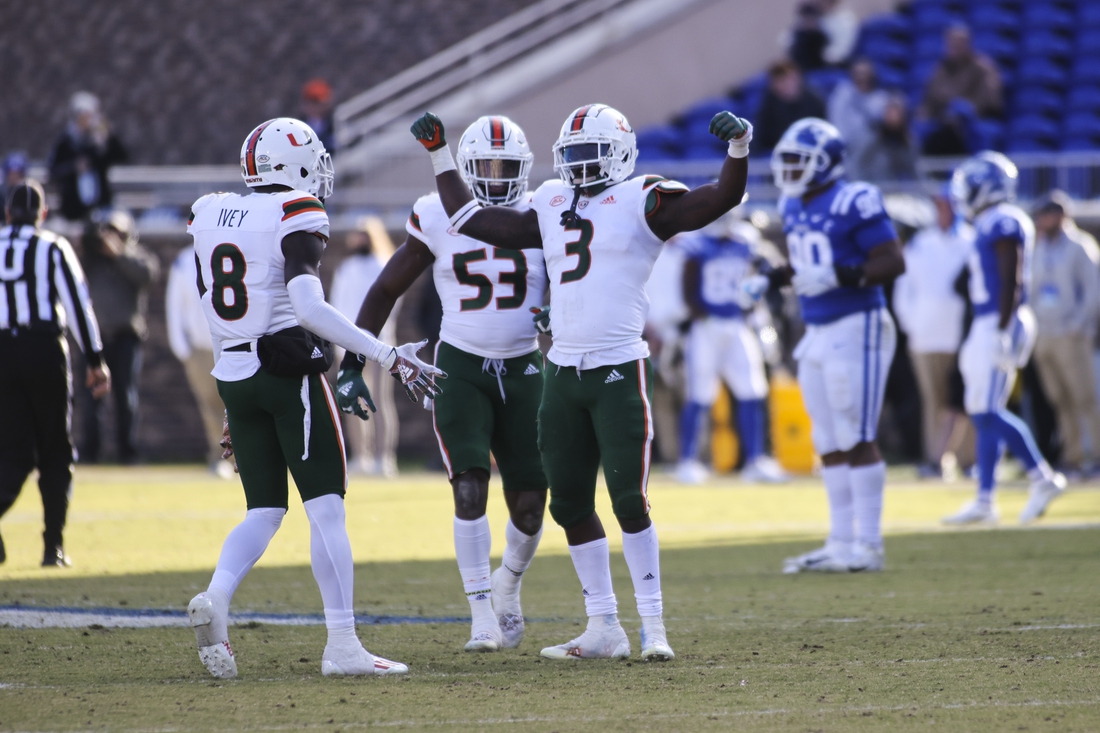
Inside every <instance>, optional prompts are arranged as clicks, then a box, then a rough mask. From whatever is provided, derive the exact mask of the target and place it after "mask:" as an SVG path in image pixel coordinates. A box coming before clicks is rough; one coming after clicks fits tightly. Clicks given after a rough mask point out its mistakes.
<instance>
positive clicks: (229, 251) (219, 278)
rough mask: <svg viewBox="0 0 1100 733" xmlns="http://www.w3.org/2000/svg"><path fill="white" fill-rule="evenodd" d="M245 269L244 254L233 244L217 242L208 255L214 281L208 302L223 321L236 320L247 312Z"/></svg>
mask: <svg viewBox="0 0 1100 733" xmlns="http://www.w3.org/2000/svg"><path fill="white" fill-rule="evenodd" d="M246 269H247V266H246V265H245V261H244V255H243V254H241V251H240V250H239V249H237V245H235V244H228V243H226V244H219V245H218V246H217V247H215V248H214V252H213V254H211V255H210V272H211V273H212V274H213V281H214V282H213V287H212V288H211V293H210V302H211V304H213V306H214V312H215V313H217V314H218V317H219V318H221V319H222V320H223V321H238V320H240V319H241V318H244V314H245V313H247V312H248V289H247V288H245V286H244V273H245V270H246Z"/></svg>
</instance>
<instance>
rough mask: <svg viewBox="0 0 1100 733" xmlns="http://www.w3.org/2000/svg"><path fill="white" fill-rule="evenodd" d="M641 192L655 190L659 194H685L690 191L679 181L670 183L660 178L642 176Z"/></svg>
mask: <svg viewBox="0 0 1100 733" xmlns="http://www.w3.org/2000/svg"><path fill="white" fill-rule="evenodd" d="M642 190H643V191H652V190H656V191H660V192H661V193H687V192H688V191H690V190H691V189H689V188H688V187H687V186H685V185H684V184H682V183H680V182H679V181H670V180H668V179H667V178H664V177H662V176H644V177H643V180H642Z"/></svg>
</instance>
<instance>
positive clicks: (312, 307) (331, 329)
mask: <svg viewBox="0 0 1100 733" xmlns="http://www.w3.org/2000/svg"><path fill="white" fill-rule="evenodd" d="M286 290H287V293H289V294H290V305H291V307H293V308H294V315H295V317H297V319H298V323H299V324H301V326H302V328H304V329H306V330H307V331H312V332H313V333H315V334H317V335H318V336H320V337H321V338H323V339H326V340H328V341H331V342H332V343H334V344H337V345H339V346H343V347H344V348H345V349H347V350H348V351H352V352H354V353H356V354H362V355H363V356H365V357H366V358H368V359H370V360H371V361H375V362H378V363H379V364H381V365H382V366H384V367H386V368H387V369H389V368H390V367H391V366H393V362H394V360H395V359H396V358H397V353H396V352H395V351H394V348H393V347H392V346H390V345H389V344H385V343H382V342H381V341H379V340H378V339H376V338H375V337H374V336H371V335H370V334H369V333H367V332H366V331H364V330H362V329H360V328H358V327H356V325H355V324H354V323H352V322H351V321H349V320H348V319H347V318H345V317H344V316H343V315H342V314H341V313H340V311H338V310H336V309H335V308H333V307H332V306H331V305H329V304H328V303H326V302H325V291H324V289H323V288H322V287H321V280H320V279H319V278H317V276H316V275H299V276H298V277H296V278H294V279H293V280H291V281H290V282H288V283H287V284H286Z"/></svg>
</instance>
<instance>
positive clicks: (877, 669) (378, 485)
mask: <svg viewBox="0 0 1100 733" xmlns="http://www.w3.org/2000/svg"><path fill="white" fill-rule="evenodd" d="M969 491H970V488H969V486H968V485H966V484H955V485H953V486H944V485H942V484H941V485H929V484H924V485H922V484H917V483H916V482H915V481H911V480H909V479H907V478H906V475H905V474H904V473H902V472H898V473H896V474H892V475H891V481H890V484H889V486H888V492H887V505H886V506H887V509H886V517H885V526H886V529H887V531H888V533H889V537H888V539H887V562H888V569H887V571H886V572H884V573H882V574H877V575H846V576H784V575H782V574H780V572H779V568H780V566H781V562H782V559H783V558H784V557H785V556H788V555H791V554H795V553H797V552H802V551H804V550H806V549H809V548H811V547H813V546H816V544H817V543H819V542H820V540H821V538H822V537H823V535H824V533H825V530H826V518H827V515H826V508H825V499H824V494H823V492H822V490H821V488H820V485H819V484H818V483H817V482H816V481H803V482H797V483H795V484H793V485H791V486H786V487H780V488H768V487H747V486H742V485H741V484H739V483H737V482H735V481H732V480H718V481H714V482H712V483H711V484H708V485H706V486H703V487H692V488H687V487H683V486H679V485H677V484H675V483H673V482H672V481H671V480H670V479H667V478H665V477H661V476H658V477H655V479H654V481H653V483H652V491H651V494H652V499H653V503H654V515H653V516H654V520H655V522H656V523H657V526H658V530H659V532H660V534H661V538H662V547H663V553H662V554H663V557H662V563H663V570H662V575H663V579H664V590H665V609H666V610H665V616H666V620H667V623H668V628H669V638H670V642H671V643H672V646H673V648H674V649H676V651H677V659H676V660H675V661H673V662H671V663H668V664H664V665H643V664H641V663H639V662H637V661H635V662H633V663H631V662H574V663H554V662H550V661H548V660H541V659H540V658H539V657H538V649H539V648H541V647H542V646H545V645H547V644H552V643H560V642H562V641H565V640H567V639H569V638H572V636H574V635H576V634H577V633H578V632H579V630H580V628H581V626H580V624H581V623H582V621H583V619H582V615H583V604H582V600H581V597H580V593H579V585H578V583H577V580H576V577H575V575H574V574H573V570H572V566H571V564H570V562H569V558H568V555H567V553H566V548H565V542H564V538H563V536H562V533H561V531H560V530H558V529H557V528H554V527H548V529H547V532H546V536H545V539H544V541H543V548H542V549H541V550H540V556H539V557H538V558H536V561H535V563H534V565H533V566H532V569H531V570H530V571H529V573H528V575H527V577H526V579H525V582H524V609H525V611H526V614H527V616H528V617H529V618H532V619H536V620H535V621H532V622H531V623H529V624H528V638H527V640H526V641H525V642H524V644H523V646H522V647H521V648H520V649H518V650H511V651H506V652H503V653H500V654H496V655H468V654H464V653H463V652H462V651H461V647H462V644H463V643H464V641H465V640H466V638H467V632H468V627H467V626H466V625H465V624H462V623H443V622H439V623H404V624H391V625H377V626H363V625H361V626H360V636H361V637H362V638H363V640H364V642H365V643H366V645H367V647H368V648H369V649H371V650H373V651H376V652H378V653H380V654H383V655H386V656H390V657H392V658H396V659H400V660H401V661H404V662H406V663H408V664H409V666H410V669H411V674H410V675H409V676H408V678H406V679H376V680H372V679H368V680H355V679H351V680H348V679H337V680H332V679H325V678H323V677H321V675H320V655H321V651H322V649H323V646H324V637H325V632H324V629H323V627H320V626H275V625H270V624H264V623H261V624H255V623H253V624H247V625H238V626H235V627H232V628H231V630H230V635H231V639H232V641H233V645H234V649H235V651H236V653H237V656H238V664H239V668H240V677H239V678H238V679H236V680H232V681H229V682H219V681H215V680H213V679H212V678H210V677H209V676H208V675H207V674H206V672H205V670H204V669H203V668H202V666H201V664H200V663H199V661H198V657H197V654H196V653H195V650H194V636H193V634H192V633H191V631H190V630H189V629H186V628H157V629H122V628H107V629H104V628H89V627H84V628H49V629H29V628H0V730H4V731H8V730H26V731H31V730H33V731H42V730H84V729H106V730H112V731H115V730H117V731H153V730H156V731H167V730H226V731H229V730H281V729H290V728H295V729H297V728H304V729H321V730H329V731H331V730H348V729H357V728H366V727H370V726H384V727H388V728H398V729H408V730H486V729H501V728H512V729H518V730H525V731H526V730H533V731H554V730H557V731H575V730H595V729H599V730H606V731H619V730H622V731H632V730H657V729H661V730H675V731H680V730H685V731H689V730H690V731H695V730H729V729H737V730H752V731H756V730H759V731H864V730H885V729H890V730H900V731H908V730H922V731H924V730H929V729H938V730H949V731H1015V730H1030V731H1036V730H1039V731H1044V730H1052V731H1053V730H1057V731H1069V730H1073V731H1100V644H1098V642H1100V581H1098V578H1100V529H1098V527H1100V491H1097V490H1096V488H1095V487H1085V488H1078V489H1076V490H1073V491H1072V492H1070V493H1068V494H1067V495H1066V496H1065V497H1063V498H1062V499H1061V500H1059V501H1058V502H1057V503H1055V504H1054V505H1053V506H1052V508H1051V511H1050V513H1049V515H1048V516H1047V517H1046V518H1045V519H1044V520H1043V521H1042V522H1040V527H1038V528H1034V529H1016V528H1013V526H1012V525H1013V524H1014V522H1012V521H1011V518H1012V517H1014V516H1015V514H1016V513H1017V512H1018V511H1019V509H1020V507H1021V506H1022V504H1023V501H1024V492H1023V490H1022V487H1021V486H1018V485H1017V486H1011V485H1010V486H1009V487H1008V488H1006V489H1005V490H1004V492H1003V494H1002V497H1001V509H1002V512H1003V514H1004V516H1005V517H1006V521H1005V523H1004V528H1003V529H1000V530H994V531H963V532H944V531H941V529H940V527H939V525H938V518H939V517H940V516H942V515H943V514H946V513H948V512H950V511H952V510H954V509H956V508H957V507H958V505H959V504H960V503H961V502H962V501H963V500H964V499H965V498H966V497H967V496H968V494H969ZM502 508H503V502H502V501H500V500H499V498H498V497H496V496H495V497H494V498H493V499H492V500H491V501H490V519H491V521H492V522H493V526H494V530H495V531H497V532H498V537H499V536H500V535H499V531H500V528H501V527H502V525H503V522H504V514H503V512H502ZM601 513H602V514H603V515H604V516H605V518H606V519H610V517H611V514H610V510H609V508H608V507H607V504H606V502H604V503H603V504H601ZM242 514H243V497H242V495H241V493H240V489H239V486H238V485H237V484H236V482H222V481H218V480H216V479H211V478H208V477H207V475H206V474H205V473H203V472H202V471H200V470H197V469H183V468H156V469H154V468H148V469H140V470H121V469H115V470H112V469H98V470H82V471H80V472H79V474H78V480H77V488H76V493H75V496H74V500H73V506H72V513H71V519H70V527H69V530H68V533H67V540H66V545H67V548H68V550H69V552H70V554H72V555H73V557H74V560H75V562H76V565H75V566H74V567H73V568H71V569H69V570H65V571H61V570H52V571H45V570H42V569H40V568H38V567H37V562H38V560H39V559H40V557H41V540H40V532H41V526H40V521H41V509H40V504H39V501H38V498H37V495H36V491H35V490H34V487H33V486H28V487H27V490H26V491H25V492H24V495H23V497H22V498H21V499H20V501H19V503H17V504H16V506H15V507H14V508H13V510H12V511H11V512H9V513H8V514H7V515H6V516H5V517H4V520H3V522H2V523H0V531H2V532H3V536H4V540H5V542H6V544H7V547H8V555H9V559H8V562H7V563H6V564H5V565H3V566H0V606H13V605H15V604H19V605H21V606H37V607H54V606H68V607H73V606H76V607H96V608H104V607H107V608H116V609H136V608H158V609H176V610H181V609H183V608H185V607H186V604H187V602H188V600H189V599H190V598H191V596H192V595H193V594H194V593H196V592H197V591H198V590H201V589H202V588H204V587H205V585H206V583H207V581H208V579H209V575H210V572H211V570H212V568H213V565H214V562H215V561H216V559H217V554H218V550H219V547H220V543H221V540H222V539H223V537H224V535H225V534H226V532H228V530H229V529H230V528H231V527H232V526H233V525H234V524H235V523H236V521H238V520H239V518H240V516H241V515H242ZM450 516H451V506H450V496H449V489H448V487H447V485H446V482H445V480H444V479H443V478H442V477H441V476H439V475H431V474H413V475H411V476H407V477H403V478H402V479H401V480H399V481H395V482H383V481H365V480H359V481H353V482H352V485H351V487H350V489H349V493H348V522H349V531H350V534H351V538H352V545H353V549H354V551H355V554H356V561H357V568H356V610H357V612H358V613H360V614H370V615H381V616H410V617H425V618H428V619H439V618H445V617H451V616H462V615H465V614H467V613H468V607H467V606H466V604H465V600H464V598H463V597H462V594H461V585H460V583H459V580H458V574H457V572H456V568H455V564H454V560H453V557H452V546H451V520H450ZM611 539H612V544H613V545H614V544H615V542H616V538H615V537H614V536H612V538H611ZM495 549H496V551H497V553H499V550H500V549H501V548H500V546H499V544H498V546H497V547H496V548H495ZM612 568H613V572H614V576H615V584H616V589H617V591H618V596H619V600H620V608H621V611H622V613H621V616H622V618H623V622H624V625H625V626H626V627H627V630H628V632H629V633H631V635H632V641H633V643H634V645H635V651H637V644H638V642H637V628H638V621H637V616H636V613H635V611H634V608H633V605H634V604H633V598H632V590H631V586H630V579H629V576H628V574H627V572H626V566H625V563H623V561H622V557H621V555H618V556H617V555H615V554H613V556H612ZM234 610H252V611H259V612H282V613H319V612H320V610H321V604H320V597H319V594H318V593H317V589H316V586H315V584H314V582H313V579H312V576H311V574H310V571H309V566H308V526H307V523H306V521H305V517H304V515H303V513H302V510H301V506H300V504H298V505H294V504H293V503H292V506H291V510H290V514H289V516H288V517H287V519H286V520H285V521H284V524H283V528H282V530H281V531H280V533H279V534H278V535H277V536H276V538H275V540H274V541H273V543H272V545H271V548H270V549H269V552H268V554H267V555H266V556H265V557H264V558H263V559H262V560H261V561H260V563H259V564H258V565H257V567H256V569H255V570H254V571H253V572H252V574H251V575H250V576H249V577H248V578H247V579H246V580H245V582H244V583H243V584H242V586H241V589H240V591H239V592H238V594H237V596H236V598H235V599H234ZM930 726H934V727H932V728H930Z"/></svg>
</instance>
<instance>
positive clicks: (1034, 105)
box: [1012, 87, 1065, 117]
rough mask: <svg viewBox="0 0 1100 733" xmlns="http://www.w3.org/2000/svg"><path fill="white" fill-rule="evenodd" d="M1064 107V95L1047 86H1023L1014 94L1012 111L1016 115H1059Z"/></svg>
mask: <svg viewBox="0 0 1100 733" xmlns="http://www.w3.org/2000/svg"><path fill="white" fill-rule="evenodd" d="M1064 109H1065V104H1064V103H1063V100H1062V95H1061V94H1059V93H1058V92H1055V91H1052V90H1051V89H1048V88H1046V87H1022V88H1020V89H1017V90H1016V92H1015V93H1014V94H1013V95H1012V111H1013V114H1016V115H1027V114H1042V115H1047V116H1048V117H1057V116H1059V115H1060V114H1062V112H1063V110H1064Z"/></svg>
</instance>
